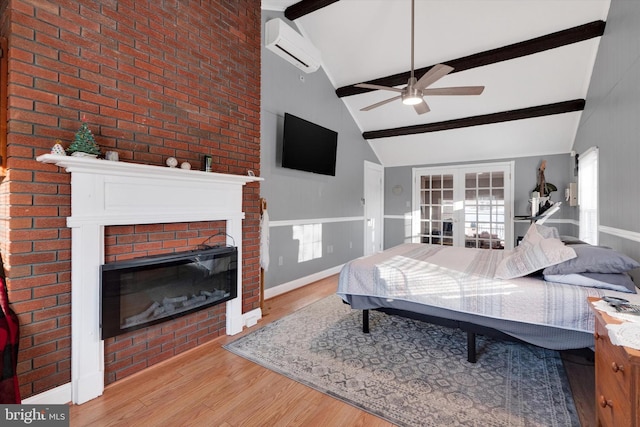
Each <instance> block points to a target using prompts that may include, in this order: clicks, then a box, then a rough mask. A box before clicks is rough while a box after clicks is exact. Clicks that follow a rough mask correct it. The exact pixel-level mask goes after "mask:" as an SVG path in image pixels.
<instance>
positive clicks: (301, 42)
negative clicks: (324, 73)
mask: <svg viewBox="0 0 640 427" xmlns="http://www.w3.org/2000/svg"><path fill="white" fill-rule="evenodd" d="M264 38H265V46H266V47H267V49H269V50H271V51H273V52H275V53H276V54H277V55H279V56H281V57H283V58H284V59H286V60H287V61H289V62H291V63H292V64H293V65H295V66H296V67H298V68H300V69H301V70H302V71H304V72H305V73H313V72H314V71H316V70H317V69H318V68H319V67H320V51H319V50H318V49H317V48H316V47H315V46H314V45H313V44H311V42H310V41H309V40H307V39H305V38H304V37H302V36H301V35H300V34H298V32H297V31H296V30H294V29H293V28H291V27H290V26H288V25H287V24H285V22H284V21H283V20H282V19H279V18H275V19H271V20H269V21H267V23H266V24H265V37H264Z"/></svg>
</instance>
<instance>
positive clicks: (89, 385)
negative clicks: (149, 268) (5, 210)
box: [38, 154, 262, 404]
mask: <svg viewBox="0 0 640 427" xmlns="http://www.w3.org/2000/svg"><path fill="white" fill-rule="evenodd" d="M38 161H40V162H43V163H53V164H56V165H57V166H60V167H63V168H65V169H66V171H67V172H69V173H71V216H69V217H68V218H67V226H68V227H70V228H71V230H72V231H71V237H72V245H71V259H72V269H71V307H72V311H71V325H72V326H71V336H72V348H71V394H72V401H73V402H74V403H76V404H80V403H84V402H86V401H88V400H90V399H93V398H95V397H98V396H100V395H101V394H102V392H103V390H104V384H105V381H104V370H105V361H104V341H103V340H101V339H100V324H99V312H100V306H99V305H100V295H99V294H100V289H99V288H100V283H99V268H100V265H102V264H103V263H104V257H105V255H104V248H105V244H104V242H105V234H104V230H105V227H106V226H118V225H131V224H134V225H135V224H170V223H184V222H193V221H224V222H226V231H225V233H226V235H227V243H228V244H232V245H234V246H236V247H237V249H238V259H242V220H243V218H244V213H243V212H242V200H243V191H242V189H243V186H244V185H245V184H247V183H249V182H255V181H260V180H262V178H258V177H250V176H239V175H231V174H218V173H207V172H200V171H191V170H182V169H172V168H165V167H159V166H150V165H142V164H134V163H126V162H110V161H106V160H97V159H87V158H78V157H65V156H55V155H51V154H46V155H42V156H39V157H38ZM236 286H237V291H238V295H239V296H241V295H242V263H238V279H237V284H236ZM225 304H226V309H225V315H226V333H227V334H229V335H233V334H236V333H238V332H240V331H242V328H243V326H244V325H245V324H250V323H253V322H255V320H256V319H258V318H260V316H261V313H260V311H259V309H257V310H253V311H250V312H248V313H244V314H243V313H242V299H241V298H240V297H238V298H235V299H232V300H230V301H227V302H226V303H225Z"/></svg>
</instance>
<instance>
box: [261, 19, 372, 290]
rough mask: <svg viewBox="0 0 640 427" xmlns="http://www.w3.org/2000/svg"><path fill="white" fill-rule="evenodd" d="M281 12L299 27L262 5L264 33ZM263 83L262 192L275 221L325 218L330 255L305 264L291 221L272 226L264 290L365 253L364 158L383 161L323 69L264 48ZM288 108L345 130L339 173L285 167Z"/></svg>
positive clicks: (325, 246)
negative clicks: (307, 68)
mask: <svg viewBox="0 0 640 427" xmlns="http://www.w3.org/2000/svg"><path fill="white" fill-rule="evenodd" d="M274 17H278V18H281V19H283V20H284V21H285V22H287V23H288V24H289V25H291V26H292V27H293V28H296V26H295V24H294V23H292V22H291V21H288V20H287V19H286V18H284V16H283V14H282V13H280V12H274V11H268V10H263V13H262V24H263V31H264V23H265V22H266V21H267V20H269V19H272V18H274ZM263 34H264V33H263ZM301 78H302V79H304V81H302V79H301ZM261 87H262V93H261V98H262V108H261V109H262V117H261V121H262V125H261V136H260V138H261V145H260V147H261V175H262V177H263V178H265V181H264V182H263V183H262V185H261V196H262V197H264V198H266V200H267V203H268V212H269V219H270V221H271V223H272V224H278V223H280V224H283V223H284V224H289V223H294V222H296V221H300V220H318V221H314V222H319V223H322V230H323V236H322V239H323V256H322V257H321V258H318V259H315V260H312V261H307V262H303V263H299V262H298V241H297V240H294V239H293V236H292V228H293V227H292V225H283V226H274V227H270V251H269V254H270V264H269V269H268V270H267V273H266V275H265V288H271V287H274V286H277V285H281V284H283V283H287V282H290V281H293V280H296V279H299V278H302V277H305V276H309V275H312V274H315V273H318V272H321V271H323V270H327V269H330V268H333V267H336V266H339V265H341V264H343V263H345V262H346V261H349V260H351V259H353V258H356V257H358V256H361V255H362V254H363V243H364V224H363V221H362V217H363V214H364V213H363V206H362V204H361V198H362V197H363V192H364V191H363V185H364V161H365V160H368V161H371V162H374V163H380V162H379V161H378V159H377V157H376V156H375V154H374V153H373V151H372V150H371V148H370V146H369V144H368V143H367V142H366V141H365V140H364V139H363V138H362V134H361V132H360V130H359V129H358V127H357V126H356V124H355V122H354V121H353V118H352V117H351V114H350V113H349V111H348V110H347V109H346V107H345V106H344V103H343V102H342V101H341V100H340V99H339V98H338V97H337V96H336V94H335V89H334V88H333V85H332V84H331V82H330V81H329V79H328V78H327V75H326V74H325V72H324V70H323V69H322V68H320V69H319V70H318V71H316V72H315V73H311V74H306V73H304V72H303V71H301V70H298V69H297V68H296V67H294V66H293V65H292V64H289V63H288V62H286V61H285V60H284V59H282V58H280V57H279V56H277V55H276V54H274V53H273V52H271V51H270V50H267V49H266V48H264V46H263V48H262V83H261ZM285 112H287V113H291V114H293V115H295V116H298V117H301V118H303V119H305V120H308V121H311V122H313V123H316V124H318V125H321V126H324V127H326V128H329V129H332V130H334V131H337V132H338V153H337V164H336V176H325V175H318V174H313V173H309V172H302V171H296V170H291V169H285V168H282V167H281V166H280V161H281V159H280V154H281V149H282V145H281V144H282V125H283V122H284V113H285ZM353 218H358V219H357V220H353ZM349 219H351V220H349ZM329 247H331V249H332V251H331V252H330V253H329V251H328V249H329ZM280 257H282V265H280V262H279V261H280Z"/></svg>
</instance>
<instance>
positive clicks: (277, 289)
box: [264, 264, 344, 299]
mask: <svg viewBox="0 0 640 427" xmlns="http://www.w3.org/2000/svg"><path fill="white" fill-rule="evenodd" d="M343 265H344V264H342V265H338V266H336V267H333V268H329V269H327V270H324V271H320V272H318V273H314V274H311V275H309V276H305V277H301V278H299V279H296V280H292V281H291V282H287V283H283V284H281V285H278V286H274V287H273V288H267V289H265V290H264V299H269V298H273V297H277V296H278V295H282V294H286V293H287V292H290V291H293V290H294V289H298V288H301V287H303V286H305V285H308V284H309V283H313V282H317V281H318V280H322V279H324V278H326V277H329V276H333V275H334V274H338V273H340V270H341V269H342V266H343Z"/></svg>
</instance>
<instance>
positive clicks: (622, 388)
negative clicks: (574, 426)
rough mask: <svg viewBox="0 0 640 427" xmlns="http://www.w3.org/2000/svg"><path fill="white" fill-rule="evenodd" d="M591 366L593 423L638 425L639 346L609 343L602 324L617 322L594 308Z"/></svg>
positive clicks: (605, 426) (619, 426)
mask: <svg viewBox="0 0 640 427" xmlns="http://www.w3.org/2000/svg"><path fill="white" fill-rule="evenodd" d="M597 300H598V299H597V298H589V303H590V304H589V305H590V306H591V309H592V310H593V311H594V312H595V315H596V330H595V345H596V354H595V358H596V361H595V368H596V396H595V397H596V423H597V425H598V426H603V427H626V426H629V427H640V350H634V349H631V348H627V347H621V346H617V345H613V344H611V341H610V340H609V332H608V330H607V328H606V325H607V324H608V323H609V324H611V323H621V321H620V320H617V319H615V318H613V317H611V316H609V315H608V314H606V313H604V312H601V311H599V310H597V309H596V308H595V307H594V306H593V304H591V303H592V302H594V301H597Z"/></svg>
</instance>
